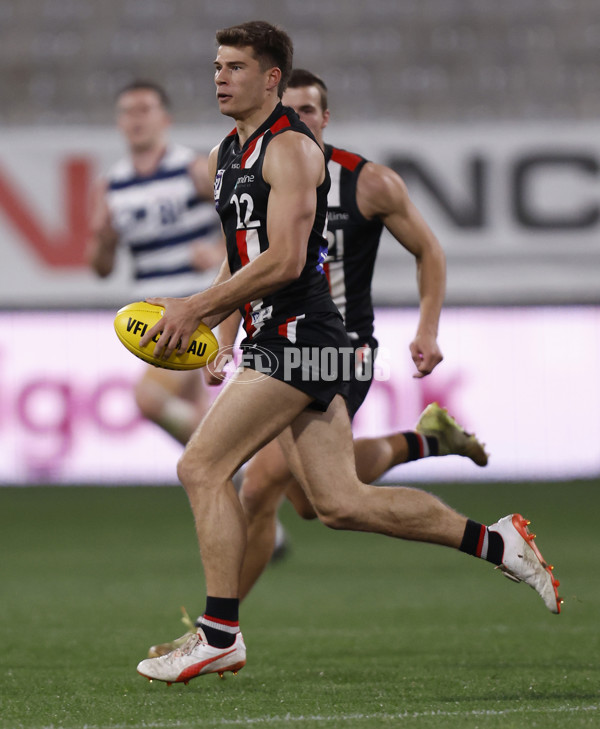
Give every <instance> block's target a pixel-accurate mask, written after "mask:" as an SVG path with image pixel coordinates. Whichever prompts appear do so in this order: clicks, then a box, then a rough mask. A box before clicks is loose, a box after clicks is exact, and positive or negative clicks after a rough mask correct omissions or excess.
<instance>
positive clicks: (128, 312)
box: [115, 301, 219, 370]
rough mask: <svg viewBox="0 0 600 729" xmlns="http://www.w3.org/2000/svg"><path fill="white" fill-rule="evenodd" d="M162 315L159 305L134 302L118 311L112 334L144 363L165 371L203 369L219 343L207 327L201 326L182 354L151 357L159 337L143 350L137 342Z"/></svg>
mask: <svg viewBox="0 0 600 729" xmlns="http://www.w3.org/2000/svg"><path fill="white" fill-rule="evenodd" d="M163 312H164V309H163V307H162V306H156V304H148V303H146V302H145V301H136V302H135V303H134V304H127V306H124V307H123V308H122V309H119V311H118V312H117V315H116V316H115V332H116V333H117V337H119V339H120V340H121V343H122V344H123V346H124V347H126V348H127V349H128V350H129V351H130V352H131V353H132V354H135V356H136V357H139V358H140V359H143V360H144V362H147V363H148V364H151V365H154V366H155V367H163V368H164V369H167V370H195V369H198V368H199V367H204V366H205V365H206V364H208V363H209V362H210V361H211V360H212V359H213V358H214V357H215V356H216V354H217V352H218V350H219V343H218V342H217V340H216V337H215V335H214V334H213V333H212V331H211V330H210V329H209V328H208V327H207V326H206V324H200V326H199V327H198V328H197V329H196V331H195V332H194V333H193V334H192V336H191V338H190V342H189V344H188V346H187V348H186V351H185V352H180V351H179V350H178V349H176V350H175V352H173V354H172V355H171V356H170V357H168V358H167V359H158V358H156V357H154V348H155V347H156V342H157V341H158V338H159V337H160V334H158V335H157V336H156V337H155V338H154V339H153V340H152V341H151V342H150V343H149V344H148V345H146V346H145V347H143V348H142V347H140V339H141V338H142V337H143V336H144V334H145V333H146V331H147V330H148V329H151V328H152V327H153V326H154V325H155V324H156V322H157V321H158V320H159V319H160V318H161V317H162V315H163Z"/></svg>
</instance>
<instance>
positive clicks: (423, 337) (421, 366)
mask: <svg viewBox="0 0 600 729" xmlns="http://www.w3.org/2000/svg"><path fill="white" fill-rule="evenodd" d="M357 200H358V205H359V209H360V211H361V212H362V214H363V215H364V216H365V217H366V218H369V219H371V218H375V217H377V218H379V219H380V220H381V221H382V222H383V224H384V225H385V227H386V228H387V230H389V232H390V233H391V234H392V235H393V236H394V238H395V239H396V240H397V241H398V242H399V243H400V244H401V245H403V246H404V247H405V248H406V249H407V250H408V251H409V252H410V253H412V254H413V256H414V257H415V260H416V264H417V281H418V287H419V299H420V315H419V324H418V327H417V333H416V335H415V338H414V340H413V341H412V342H411V344H410V351H411V356H412V359H413V361H414V363H415V366H416V368H417V374H416V375H415V377H423V376H424V375H427V374H429V373H430V372H431V371H432V370H433V369H434V367H436V365H438V364H439V363H440V362H441V361H442V358H443V357H442V353H441V351H440V349H439V347H438V344H437V335H438V326H439V319H440V313H441V310H442V305H443V302H444V296H445V293H446V256H445V254H444V251H443V249H442V247H441V245H440V244H439V241H438V240H437V238H436V237H435V235H434V234H433V232H432V230H431V229H430V228H429V226H428V225H427V223H426V222H425V220H424V219H423V216H422V215H421V213H420V212H419V211H418V209H417V208H416V206H415V205H414V203H413V202H412V201H411V199H410V197H409V195H408V191H407V189H406V185H405V184H404V181H403V180H402V178H401V177H400V176H399V175H397V174H396V173H395V172H394V171H393V170H391V169H389V168H388V167H384V166H383V165H378V164H375V163H373V162H369V163H367V164H366V165H365V166H364V168H363V169H362V171H361V173H360V176H359V178H358V185H357Z"/></svg>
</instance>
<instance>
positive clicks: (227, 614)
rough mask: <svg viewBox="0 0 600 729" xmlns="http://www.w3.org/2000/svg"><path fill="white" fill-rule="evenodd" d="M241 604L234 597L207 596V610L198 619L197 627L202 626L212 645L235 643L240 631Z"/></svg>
mask: <svg viewBox="0 0 600 729" xmlns="http://www.w3.org/2000/svg"><path fill="white" fill-rule="evenodd" d="M239 606H240V601H239V600H238V599H237V598H233V597H207V598H206V610H205V611H204V615H202V616H201V617H200V618H198V620H197V621H196V627H198V628H202V630H203V631H204V635H206V640H207V641H208V643H209V644H210V645H212V646H214V647H215V648H228V647H229V646H230V645H233V642H234V641H235V636H236V635H237V633H239V632H240V623H239V619H238V611H239Z"/></svg>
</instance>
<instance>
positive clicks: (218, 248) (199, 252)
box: [189, 155, 225, 271]
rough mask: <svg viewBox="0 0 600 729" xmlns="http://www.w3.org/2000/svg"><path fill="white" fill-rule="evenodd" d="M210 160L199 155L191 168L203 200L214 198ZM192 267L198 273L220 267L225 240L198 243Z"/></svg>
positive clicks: (195, 247)
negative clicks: (209, 166)
mask: <svg viewBox="0 0 600 729" xmlns="http://www.w3.org/2000/svg"><path fill="white" fill-rule="evenodd" d="M208 164H209V162H208V158H207V157H205V156H203V155H199V156H198V157H196V159H195V160H194V161H193V162H192V164H191V165H190V167H189V173H190V177H191V178H192V180H193V181H194V185H195V187H196V192H197V193H198V196H199V197H200V198H201V199H202V200H209V199H211V198H212V196H213V183H212V179H211V177H210V174H209V170H208ZM192 252H193V258H192V265H193V266H194V268H196V269H197V270H198V271H207V270H209V269H211V268H214V267H215V266H218V265H219V264H220V262H221V261H222V259H223V257H224V256H225V238H224V237H223V236H221V239H220V241H219V242H218V243H217V242H215V241H214V240H210V241H202V242H197V243H196V244H195V245H194V247H193V251H192Z"/></svg>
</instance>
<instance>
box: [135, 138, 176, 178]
mask: <svg viewBox="0 0 600 729" xmlns="http://www.w3.org/2000/svg"><path fill="white" fill-rule="evenodd" d="M166 149H167V145H166V144H165V142H161V143H160V144H156V145H152V146H149V147H143V148H139V149H131V150H130V152H131V161H132V163H133V166H134V168H135V171H136V172H137V173H138V174H139V175H141V176H142V177H145V176H147V175H150V174H152V173H153V172H154V171H155V170H156V168H157V167H158V165H159V163H160V161H161V159H162V158H163V156H164V154H165V152H166Z"/></svg>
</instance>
